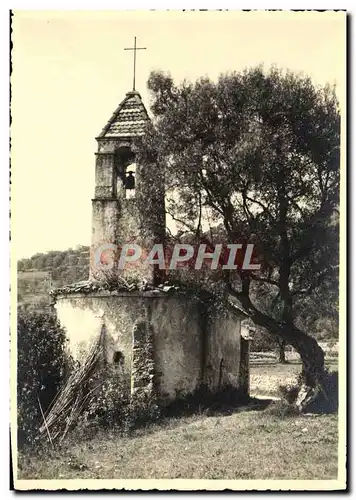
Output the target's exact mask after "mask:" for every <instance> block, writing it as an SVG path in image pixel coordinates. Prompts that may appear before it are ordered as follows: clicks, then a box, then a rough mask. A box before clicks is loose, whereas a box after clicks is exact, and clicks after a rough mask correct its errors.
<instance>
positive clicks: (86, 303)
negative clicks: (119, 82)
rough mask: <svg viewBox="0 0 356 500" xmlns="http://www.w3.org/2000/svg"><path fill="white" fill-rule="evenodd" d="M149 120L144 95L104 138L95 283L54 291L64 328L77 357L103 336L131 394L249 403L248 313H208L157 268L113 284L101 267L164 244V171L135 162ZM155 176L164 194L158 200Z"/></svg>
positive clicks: (119, 114) (140, 269)
mask: <svg viewBox="0 0 356 500" xmlns="http://www.w3.org/2000/svg"><path fill="white" fill-rule="evenodd" d="M149 120H150V118H149V115H148V113H147V110H146V108H145V105H144V103H143V102H142V99H141V96H140V94H139V93H138V92H137V91H131V92H128V93H127V94H126V96H125V98H124V99H123V101H122V102H121V103H120V104H119V106H118V107H117V109H116V110H115V112H114V113H113V115H112V117H111V118H110V119H109V121H108V123H107V124H106V125H105V127H104V128H103V130H102V132H101V133H100V134H99V136H98V137H97V138H96V140H97V143H98V148H97V152H96V153H95V156H96V158H95V190H94V198H93V199H92V236H91V258H90V275H89V279H88V281H85V282H80V283H75V284H72V285H68V286H66V287H63V288H61V289H57V290H55V291H54V293H53V299H54V302H55V307H56V309H57V313H58V317H59V320H60V323H61V324H62V326H63V327H65V329H66V331H67V335H68V339H69V346H70V350H71V353H72V355H73V357H74V358H78V359H80V356H83V354H85V352H86V351H88V349H89V348H90V346H91V345H92V343H93V341H95V339H98V338H99V336H100V337H101V338H102V343H103V353H104V358H105V363H107V364H110V365H112V367H114V368H115V367H116V366H117V369H118V370H123V373H125V374H126V375H125V376H127V377H130V386H131V394H132V395H134V394H136V393H137V391H140V390H143V389H144V390H147V389H148V390H150V391H152V392H154V394H155V395H156V396H157V399H159V400H160V401H161V402H163V403H165V402H170V401H172V400H174V399H175V398H176V397H177V396H182V395H187V394H191V393H194V391H196V390H198V389H199V388H200V387H202V386H205V387H207V388H208V389H209V390H211V391H212V392H218V391H219V390H221V389H222V388H223V387H225V386H227V385H228V386H232V387H234V388H238V389H240V390H241V391H242V392H243V393H245V394H247V393H248V386H249V368H248V340H245V338H244V334H243V332H242V328H241V322H242V320H244V318H245V316H244V313H243V311H242V310H240V309H239V308H238V307H237V306H234V305H231V308H229V309H227V310H226V311H224V312H223V313H222V312H221V310H218V309H214V307H211V305H209V307H208V306H207V304H206V303H205V302H204V300H202V299H201V298H200V297H199V296H193V295H189V294H187V293H185V292H184V291H183V290H180V289H179V288H178V287H176V286H169V285H167V283H165V280H167V276H166V277H165V278H164V280H163V279H162V278H161V277H160V275H159V273H157V271H156V270H155V269H154V266H152V265H145V264H144V263H138V264H137V265H135V266H133V267H132V268H130V269H123V270H120V269H118V268H117V267H115V266H117V261H115V262H114V265H113V266H112V268H111V269H110V273H109V275H108V274H107V273H105V272H104V273H103V270H102V267H103V266H102V262H101V260H100V259H99V260H98V258H97V256H98V248H108V251H109V252H110V245H122V244H123V243H126V242H136V243H138V244H140V245H145V246H146V247H148V246H149V245H150V244H152V243H157V242H162V241H164V238H165V229H166V228H165V208H164V207H165V192H164V172H163V171H162V168H161V166H160V165H157V164H155V163H154V162H152V163H151V164H149V163H145V164H142V163H140V162H139V161H137V158H136V157H135V148H134V140H135V138H137V137H138V136H140V135H142V134H144V133H145V126H146V125H147V123H148V121H149ZM150 169H151V172H150ZM152 169H154V173H155V179H156V183H157V185H158V186H159V187H160V188H159V189H156V190H155V191H154V193H153V192H152V189H150V183H149V181H148V177H150V176H148V173H150V174H152ZM152 196H154V199H151V198H150V199H149V198H148V197H152ZM148 199H149V200H150V203H149V205H150V207H154V210H152V209H150V210H147V211H145V210H138V205H137V201H138V200H140V201H141V206H142V201H143V204H144V202H145V200H148ZM143 229H145V230H144V231H143Z"/></svg>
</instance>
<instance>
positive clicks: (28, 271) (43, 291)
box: [17, 246, 89, 305]
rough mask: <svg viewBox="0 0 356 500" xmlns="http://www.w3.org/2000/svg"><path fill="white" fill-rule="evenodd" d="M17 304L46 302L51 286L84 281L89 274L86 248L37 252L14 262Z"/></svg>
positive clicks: (87, 250)
mask: <svg viewBox="0 0 356 500" xmlns="http://www.w3.org/2000/svg"><path fill="white" fill-rule="evenodd" d="M17 271H18V282H17V290H18V303H19V305H25V304H38V303H39V302H46V301H48V299H49V297H48V293H49V291H50V290H51V289H52V288H57V287H61V286H63V285H65V284H69V283H73V282H76V281H81V280H85V279H87V278H88V274H89V247H86V246H78V247H77V248H76V249H72V248H71V249H69V250H65V251H51V252H47V253H37V254H35V255H33V256H32V257H30V258H28V259H21V260H19V261H18V263H17Z"/></svg>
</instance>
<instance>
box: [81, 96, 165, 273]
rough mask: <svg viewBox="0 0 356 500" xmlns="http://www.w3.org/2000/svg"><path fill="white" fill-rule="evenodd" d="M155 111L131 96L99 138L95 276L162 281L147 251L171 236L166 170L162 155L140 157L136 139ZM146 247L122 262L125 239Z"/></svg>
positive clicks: (94, 205) (94, 213) (92, 264)
mask: <svg viewBox="0 0 356 500" xmlns="http://www.w3.org/2000/svg"><path fill="white" fill-rule="evenodd" d="M149 121H150V119H149V116H148V113H147V110H146V108H145V106H144V104H143V102H142V99H141V96H140V94H139V93H138V92H137V91H135V90H133V91H130V92H127V94H126V97H125V99H124V100H123V101H122V102H121V103H120V104H119V106H118V108H117V109H116V111H115V112H114V114H113V115H112V117H111V118H110V120H109V121H108V123H107V124H106V126H105V127H104V129H103V130H102V132H101V133H100V135H99V136H98V137H97V138H96V140H97V142H98V150H97V152H96V165H95V194H94V199H93V200H92V242H91V255H90V279H92V280H99V281H106V280H112V279H116V278H117V277H123V278H134V279H138V280H146V281H147V282H148V283H157V281H158V280H159V279H160V272H159V270H158V269H156V267H157V266H153V265H148V264H146V263H145V256H147V254H148V253H149V251H150V250H151V248H152V246H153V245H154V244H155V243H163V240H164V236H165V210H164V175H163V171H162V169H161V168H160V166H159V165H158V162H157V161H154V160H150V161H149V162H147V161H144V162H143V161H140V160H139V159H138V157H137V154H136V152H135V139H136V138H138V137H140V136H142V135H143V134H144V133H145V129H146V126H147V125H148V124H149ZM125 244H136V245H139V246H140V248H141V249H142V254H141V256H140V258H139V259H138V260H136V261H135V262H131V263H129V264H128V265H127V266H125V267H124V268H121V267H120V266H119V265H118V264H119V258H120V254H121V250H122V247H123V245H125Z"/></svg>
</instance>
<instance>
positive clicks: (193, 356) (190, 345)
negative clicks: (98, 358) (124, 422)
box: [56, 292, 203, 400]
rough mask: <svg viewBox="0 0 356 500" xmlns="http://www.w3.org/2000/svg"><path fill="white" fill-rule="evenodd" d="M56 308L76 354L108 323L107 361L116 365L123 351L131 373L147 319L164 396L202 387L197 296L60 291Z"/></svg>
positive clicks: (88, 344)
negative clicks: (140, 327) (138, 336)
mask: <svg viewBox="0 0 356 500" xmlns="http://www.w3.org/2000/svg"><path fill="white" fill-rule="evenodd" d="M56 309H57V312H58V317H59V320H60V322H61V324H62V326H64V327H65V328H66V330H67V335H68V338H69V348H70V351H71V353H72V354H73V356H74V357H75V358H79V357H80V354H81V352H84V351H85V350H87V349H88V348H89V346H90V344H91V342H92V341H93V340H94V339H96V338H97V336H98V335H99V334H100V331H101V327H102V324H103V323H105V349H104V352H105V356H106V361H107V362H108V363H113V362H114V360H115V357H117V356H119V355H118V353H121V354H122V356H123V358H122V356H120V358H121V361H123V362H124V364H125V372H126V371H127V372H131V369H132V368H134V365H133V349H136V348H138V349H139V345H138V344H137V339H136V345H135V341H134V342H133V338H135V333H134V332H135V331H136V330H134V327H135V325H136V328H137V325H138V324H139V323H140V322H141V321H143V322H146V323H147V324H148V325H150V328H151V330H150V332H151V333H150V335H151V338H152V345H153V351H154V364H155V376H156V385H157V391H158V393H159V395H160V398H161V399H163V400H171V399H174V398H175V396H176V395H177V393H179V394H185V393H189V392H193V391H194V390H195V389H196V388H197V387H198V386H199V384H200V382H201V379H202V374H203V367H202V350H201V349H202V346H201V335H202V332H201V318H200V313H199V308H198V307H197V306H196V303H195V302H194V300H193V299H192V298H189V297H185V296H181V295H177V296H175V295H174V296H169V295H168V294H164V293H163V292H162V293H160V294H157V293H154V294H153V293H151V292H111V293H110V292H95V293H89V294H78V293H72V294H67V295H58V296H57V299H56ZM136 333H137V331H136ZM136 354H139V352H138V351H137V350H135V355H136ZM135 363H136V361H135ZM139 363H141V361H140V362H139ZM133 384H135V382H133Z"/></svg>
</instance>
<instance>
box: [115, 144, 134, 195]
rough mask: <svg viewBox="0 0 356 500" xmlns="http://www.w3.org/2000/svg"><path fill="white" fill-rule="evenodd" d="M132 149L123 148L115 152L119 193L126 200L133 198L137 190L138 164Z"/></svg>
mask: <svg viewBox="0 0 356 500" xmlns="http://www.w3.org/2000/svg"><path fill="white" fill-rule="evenodd" d="M134 159H135V155H134V153H133V152H132V150H131V148H129V147H128V146H123V147H120V148H117V150H116V151H115V166H116V171H117V193H118V196H122V197H124V198H126V199H127V198H133V197H134V196H135V188H136V179H135V177H136V163H135V162H134Z"/></svg>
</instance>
